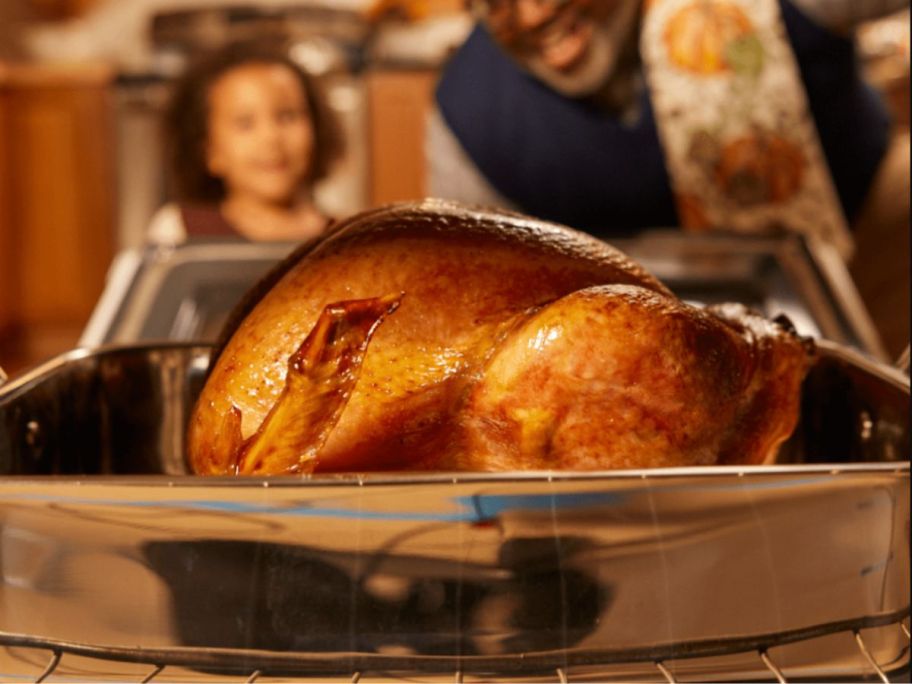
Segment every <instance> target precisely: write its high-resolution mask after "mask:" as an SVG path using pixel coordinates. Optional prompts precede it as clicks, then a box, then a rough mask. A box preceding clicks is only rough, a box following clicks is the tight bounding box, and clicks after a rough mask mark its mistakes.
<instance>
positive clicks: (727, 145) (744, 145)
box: [640, 0, 853, 258]
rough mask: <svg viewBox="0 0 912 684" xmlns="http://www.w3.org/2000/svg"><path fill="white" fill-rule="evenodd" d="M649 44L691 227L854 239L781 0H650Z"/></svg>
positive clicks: (659, 108) (660, 117) (650, 68)
mask: <svg viewBox="0 0 912 684" xmlns="http://www.w3.org/2000/svg"><path fill="white" fill-rule="evenodd" d="M640 52H641V55H642V59H643V63H644V67H645V76H646V79H647V81H648V83H649V87H650V91H651V93H652V102H653V107H654V109H655V112H656V121H657V125H658V132H659V137H660V139H661V143H662V149H663V153H664V155H665V159H666V165H667V168H668V170H669V175H670V179H671V183H672V189H673V192H674V195H675V200H676V202H677V205H678V212H679V216H680V218H681V221H682V223H683V225H684V227H685V228H688V229H691V230H707V229H711V228H721V229H728V230H733V231H738V232H749V233H756V232H763V231H767V230H770V229H787V230H792V231H796V232H799V233H802V234H804V235H805V236H806V237H808V238H809V239H812V240H814V241H817V242H822V243H824V244H829V245H832V246H833V247H835V248H836V249H837V250H838V251H839V253H840V254H841V255H842V256H843V257H844V258H848V257H849V256H850V255H851V252H852V247H853V243H852V237H851V234H850V232H849V229H848V226H847V223H846V219H845V216H844V215H843V213H842V209H841V207H840V204H839V199H838V196H837V194H836V189H835V187H834V185H833V180H832V178H831V176H830V172H829V168H828V167H827V165H826V160H825V158H824V155H823V150H822V147H821V144H820V141H819V138H818V135H817V130H816V128H815V126H814V123H813V120H812V119H811V115H810V112H809V108H808V103H807V97H806V94H805V91H804V86H803V83H802V81H801V77H800V75H799V73H798V67H797V63H796V60H795V56H794V54H793V53H792V49H791V47H790V45H789V43H788V40H787V38H786V33H785V27H784V26H783V23H782V19H781V16H780V14H779V7H778V4H777V2H776V0H651V1H650V2H647V3H644V6H643V26H642V32H641V35H640Z"/></svg>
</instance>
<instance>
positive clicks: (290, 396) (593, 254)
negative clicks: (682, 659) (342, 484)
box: [189, 201, 807, 474]
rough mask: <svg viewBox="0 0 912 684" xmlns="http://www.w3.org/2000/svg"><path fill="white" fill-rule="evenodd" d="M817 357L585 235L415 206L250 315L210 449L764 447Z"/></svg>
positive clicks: (701, 456)
mask: <svg viewBox="0 0 912 684" xmlns="http://www.w3.org/2000/svg"><path fill="white" fill-rule="evenodd" d="M397 307H398V308H397ZM371 317H373V318H371ZM319 331H322V332H319ZM318 332H319V334H317V333H318ZM806 356H807V354H806V351H805V346H804V344H803V343H802V341H801V340H799V339H798V338H797V337H795V336H794V335H792V334H790V333H788V332H786V331H784V330H782V329H780V328H779V327H778V326H776V325H774V324H772V323H769V322H767V321H764V320H762V319H759V318H757V317H755V316H750V315H748V314H746V313H745V312H742V311H734V312H732V311H730V312H727V315H719V314H717V313H713V312H708V311H703V310H699V309H696V308H694V307H690V306H687V305H685V304H683V303H682V302H680V301H679V300H678V299H677V298H675V297H674V296H673V295H672V294H671V293H670V292H669V291H668V290H667V289H666V288H665V287H664V286H663V285H662V284H661V283H659V282H658V281H657V280H656V279H654V278H653V277H652V276H650V275H649V274H647V273H646V272H645V271H644V270H643V269H642V268H641V267H639V266H638V265H636V264H635V263H633V262H631V261H630V260H629V259H627V258H626V257H625V256H624V255H622V254H621V253H620V252H618V251H616V250H614V249H612V248H611V247H609V246H607V245H605V244H604V243H602V242H600V241H598V240H596V239H594V238H591V237H589V236H586V235H584V234H582V233H578V232H576V231H572V230H570V229H567V228H563V227H561V226H555V225H553V224H547V223H543V222H539V221H535V220H532V219H528V218H525V217H519V216H517V215H513V214H504V213H496V212H488V211H482V210H475V209H468V208H465V207H463V206H460V205H457V204H453V203H447V202H440V201H426V202H423V203H419V204H408V205H399V206H393V207H390V208H385V209H380V210H377V211H374V212H369V213H365V214H361V215H358V216H355V217H353V218H352V219H350V220H349V221H347V222H346V223H344V224H343V225H341V226H339V227H338V228H337V229H336V230H335V231H333V233H332V234H331V235H330V236H328V237H327V238H325V239H324V240H323V241H321V242H320V243H319V244H317V245H316V246H315V247H314V248H313V249H311V250H310V251H309V252H307V253H306V254H304V255H303V256H302V257H301V258H300V260H299V261H298V262H297V263H296V264H294V265H293V266H292V268H291V269H290V270H289V271H288V272H287V273H286V274H285V276H284V277H283V278H282V279H281V280H280V281H279V282H278V283H277V284H276V285H275V286H274V287H273V288H272V289H271V290H270V291H269V292H268V293H267V294H266V295H265V296H264V297H263V298H262V300H261V301H260V302H259V303H258V304H257V306H256V307H255V308H254V309H253V311H252V312H251V313H250V314H249V315H248V316H247V317H246V318H245V319H244V321H243V322H242V323H241V324H240V326H239V327H238V328H237V330H236V331H235V333H234V335H233V336H232V338H231V340H230V341H229V342H228V344H227V345H226V346H225V348H224V350H223V351H222V353H221V354H220V355H219V357H218V359H217V361H216V363H215V366H214V368H213V370H212V373H211V374H210V377H209V379H208V381H207V383H206V386H205V388H204V389H203V392H202V394H201V396H200V399H199V401H198V403H197V406H196V408H195V410H194V413H193V416H192V419H191V425H190V431H189V455H190V460H191V465H192V467H193V469H194V471H195V472H198V473H205V474H218V473H251V474H275V473H295V472H325V471H351V470H362V471H363V470H388V469H410V468H421V469H453V470H467V469H470V470H505V469H507V470H514V469H538V468H574V469H602V468H627V467H645V466H661V465H691V464H700V463H718V462H739V463H757V462H762V461H764V460H768V459H769V458H771V457H772V455H773V454H774V453H775V448H776V446H777V445H778V444H779V443H780V442H781V441H782V440H784V439H785V438H786V437H787V436H788V434H789V433H790V432H791V429H792V428H793V426H794V423H795V420H796V416H797V401H798V396H799V388H800V383H801V380H802V379H803V376H804V372H805V368H806V364H807V358H806ZM340 367H342V368H344V369H345V372H344V374H340V373H339V372H338V370H337V369H338V368H340ZM293 387H295V388H298V389H297V391H291V389H292V388H293ZM280 398H281V401H280ZM276 445H278V446H276Z"/></svg>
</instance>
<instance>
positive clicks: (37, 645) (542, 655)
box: [0, 606, 910, 684]
mask: <svg viewBox="0 0 912 684" xmlns="http://www.w3.org/2000/svg"><path fill="white" fill-rule="evenodd" d="M909 616H910V607H909V606H906V607H905V608H903V609H901V610H898V611H893V612H885V613H879V614H875V615H866V616H862V617H857V618H853V619H847V620H839V621H835V622H828V623H823V624H818V625H813V626H810V627H804V628H800V629H792V630H788V631H781V632H771V633H767V634H759V635H751V636H748V637H728V638H718V639H705V640H698V641H686V642H673V643H662V644H654V645H648V646H643V647H639V648H625V649H604V648H600V649H585V648H575V649H568V650H552V651H538V652H531V653H522V654H513V655H493V656H491V655H488V656H485V655H472V656H458V655H456V656H431V655H392V654H380V653H344V652H328V653H301V652H297V653H291V652H275V651H265V650H253V649H234V648H202V647H172V648H121V647H106V646H98V645H91V644H84V643H78V642H72V641H62V640H55V639H46V638H42V637H39V636H33V635H26V634H13V633H9V632H0V645H2V646H5V647H7V648H28V649H36V650H42V651H50V658H49V660H48V662H47V665H46V666H45V667H44V669H43V671H41V672H40V674H38V675H37V677H36V678H35V679H34V680H33V681H34V682H36V683H37V682H44V681H48V679H49V678H50V677H51V676H52V675H54V674H55V672H56V671H57V670H58V667H59V666H60V664H61V662H62V660H63V658H64V656H66V655H73V656H81V657H84V658H90V659H96V660H98V661H116V662H122V663H133V664H138V665H148V666H149V671H148V673H147V674H145V675H144V676H142V679H138V680H136V681H141V682H153V681H156V678H157V677H158V676H159V675H161V674H162V673H163V672H164V671H165V669H166V668H169V667H181V668H190V669H198V670H201V671H208V672H210V673H220V674H221V675H222V676H223V677H229V678H230V679H220V680H218V681H239V679H238V678H239V677H246V679H244V680H243V681H246V682H255V681H257V680H258V679H259V678H260V677H263V676H280V677H333V678H336V680H337V681H350V682H353V683H354V682H359V681H361V680H362V678H366V677H368V676H371V675H376V676H381V677H388V676H391V675H392V676H396V675H399V676H402V675H403V674H405V673H408V674H409V675H410V676H411V677H414V676H416V675H417V674H419V673H420V674H424V675H433V676H436V677H440V676H450V677H452V679H451V680H450V681H454V682H457V683H461V682H462V681H463V678H464V677H465V676H467V675H470V676H473V677H483V678H484V679H485V680H487V681H498V678H501V679H503V678H515V677H517V676H524V675H526V676H528V675H532V674H534V675H535V676H536V677H537V678H539V677H542V676H545V677H547V676H548V673H552V674H553V675H554V680H553V681H555V682H561V683H562V684H563V683H567V682H571V681H573V677H572V671H571V669H572V668H574V667H584V666H589V667H592V666H606V665H630V664H643V663H652V664H653V665H654V667H655V670H656V679H655V681H657V682H669V683H671V684H674V683H675V682H678V681H686V680H679V679H677V678H676V677H675V675H674V674H673V673H672V671H671V670H670V669H669V668H668V666H667V664H668V663H669V662H671V661H678V660H687V659H694V658H709V657H717V656H730V655H738V654H748V653H755V654H756V655H757V657H758V658H759V659H760V661H761V662H762V665H763V667H765V669H766V670H767V671H768V672H769V673H770V675H771V676H770V678H769V680H768V681H771V682H774V681H775V682H780V683H782V684H785V683H786V682H788V681H789V679H788V676H787V673H786V672H784V671H783V669H782V668H780V667H779V666H777V664H776V663H775V661H774V659H773V658H772V657H771V655H770V653H769V651H770V649H772V648H775V647H778V646H786V645H789V644H795V643H798V642H802V641H808V640H811V639H815V638H819V637H824V636H830V635H834V634H839V633H846V634H851V636H852V638H853V640H854V643H855V645H856V647H857V648H858V650H859V651H860V653H861V655H862V656H863V657H864V660H865V661H866V662H867V663H868V664H869V665H870V668H871V670H872V671H873V672H874V673H876V677H877V679H879V681H881V682H884V683H885V684H888V683H889V682H890V681H891V679H890V678H889V676H888V672H889V671H891V670H892V671H894V672H896V671H897V667H896V666H897V665H898V671H899V672H900V676H902V675H907V674H908V672H909V664H908V654H909V648H908V647H906V648H905V649H904V652H903V654H901V657H900V658H899V659H898V663H894V664H893V665H894V667H892V668H891V667H890V666H885V665H881V664H879V663H878V662H877V661H876V660H875V659H874V657H873V656H872V655H871V652H870V650H869V648H868V646H867V644H866V643H865V639H864V636H863V635H862V630H865V629H874V628H888V627H891V626H892V627H895V628H896V629H899V630H901V632H902V634H903V635H904V637H905V639H906V641H908V640H909V638H910V628H909V624H908V622H909ZM902 655H905V656H906V657H905V658H903V657H902ZM730 674H731V675H732V677H731V679H730V680H729V681H736V679H737V676H738V673H737V672H732V673H730ZM751 679H752V680H753V681H756V680H755V678H754V677H751ZM853 679H854V677H853ZM867 679H870V677H869V676H866V675H865V674H864V673H858V680H867ZM25 681H27V680H25ZM159 681H161V680H159ZM286 681H287V680H286ZM364 681H367V679H364ZM443 681H446V680H443ZM901 681H908V680H906V679H904V680H901Z"/></svg>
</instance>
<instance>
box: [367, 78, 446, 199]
mask: <svg viewBox="0 0 912 684" xmlns="http://www.w3.org/2000/svg"><path fill="white" fill-rule="evenodd" d="M437 77H438V72H437V71H436V70H432V69H416V70H400V69H397V70H376V71H371V72H369V73H368V74H367V78H366V86H367V95H368V112H369V113H368V121H369V126H368V147H369V151H370V192H369V196H370V201H371V204H373V205H375V206H376V205H378V204H386V203H388V202H398V201H401V200H411V199H420V198H422V197H424V196H425V195H426V194H427V193H426V188H425V185H426V183H425V167H426V164H425V155H424V131H425V123H426V121H427V115H428V113H429V112H430V109H431V105H432V102H433V94H434V85H435V84H436V82H437Z"/></svg>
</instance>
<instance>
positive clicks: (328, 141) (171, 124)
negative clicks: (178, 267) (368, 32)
mask: <svg viewBox="0 0 912 684" xmlns="http://www.w3.org/2000/svg"><path fill="white" fill-rule="evenodd" d="M248 64H280V65H282V66H285V67H287V68H288V69H290V70H291V71H292V73H294V74H295V76H296V77H297V78H298V81H299V82H300V84H301V90H302V91H303V92H304V95H305V98H306V100H307V105H308V109H309V113H310V119H311V125H312V126H313V131H314V149H313V154H312V157H311V162H310V169H309V170H308V173H307V177H306V179H305V180H306V181H307V182H308V183H314V182H316V181H318V180H320V179H321V178H324V177H325V176H326V174H327V173H328V171H329V168H330V166H331V165H332V162H333V161H335V160H336V159H337V158H338V156H339V155H340V154H341V152H342V146H343V140H342V136H341V131H340V128H339V124H338V122H337V121H336V119H335V117H334V116H333V115H332V112H331V111H330V110H329V108H328V106H327V105H326V102H325V100H324V97H323V93H322V91H321V89H320V87H319V84H318V83H317V82H316V81H315V79H314V77H313V76H311V75H310V74H308V73H306V72H305V71H304V70H303V69H302V68H301V67H300V66H299V65H298V64H296V63H295V62H294V61H293V60H292V59H291V58H289V57H288V55H287V53H286V52H284V51H282V50H280V49H277V48H276V47H274V46H271V45H265V44H263V43H259V42H258V43H236V44H231V45H227V46H225V47H224V48H222V49H220V50H218V51H216V52H213V53H210V54H208V55H206V56H204V57H203V58H201V59H199V60H197V61H196V62H195V63H194V64H193V65H191V66H190V68H188V69H187V71H186V72H185V73H184V74H183V76H182V77H181V79H180V80H179V81H178V82H177V83H176V84H175V88H174V92H173V94H172V96H171V100H170V103H169V106H168V109H167V111H166V113H165V119H164V127H165V140H166V154H167V158H168V166H169V169H170V172H171V178H170V184H171V186H172V188H171V189H172V192H173V194H174V196H175V198H176V199H177V200H178V201H182V202H203V203H207V202H219V201H221V200H222V199H224V197H225V186H224V183H223V182H222V181H221V179H219V178H216V177H214V176H212V175H211V174H210V173H209V170H208V168H207V165H206V144H207V140H208V138H209V130H208V120H209V90H210V89H211V87H212V84H213V83H215V81H216V80H217V79H218V78H219V77H221V76H222V75H223V74H225V73H227V72H229V71H231V70H232V69H235V68H237V67H240V66H245V65H248Z"/></svg>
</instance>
